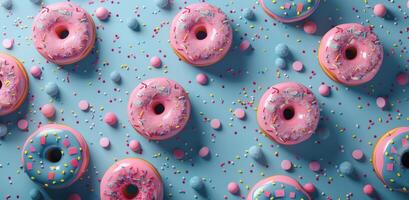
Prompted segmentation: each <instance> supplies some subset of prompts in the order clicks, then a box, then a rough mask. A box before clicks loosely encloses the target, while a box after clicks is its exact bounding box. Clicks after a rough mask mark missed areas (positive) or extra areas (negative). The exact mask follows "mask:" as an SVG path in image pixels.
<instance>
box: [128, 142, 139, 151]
mask: <svg viewBox="0 0 409 200" xmlns="http://www.w3.org/2000/svg"><path fill="white" fill-rule="evenodd" d="M129 148H131V150H132V151H133V152H139V151H140V150H141V144H140V143H139V141H138V140H131V142H129Z"/></svg>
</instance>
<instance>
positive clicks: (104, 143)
mask: <svg viewBox="0 0 409 200" xmlns="http://www.w3.org/2000/svg"><path fill="white" fill-rule="evenodd" d="M110 143H111V142H110V141H109V138H107V137H102V138H101V139H100V140H99V145H101V147H102V148H108V147H109V145H110Z"/></svg>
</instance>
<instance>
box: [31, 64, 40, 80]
mask: <svg viewBox="0 0 409 200" xmlns="http://www.w3.org/2000/svg"><path fill="white" fill-rule="evenodd" d="M30 73H31V75H32V76H33V77H34V78H40V76H41V74H42V73H43V72H42V71H41V68H40V67H39V66H32V67H31V69H30Z"/></svg>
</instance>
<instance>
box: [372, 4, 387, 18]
mask: <svg viewBox="0 0 409 200" xmlns="http://www.w3.org/2000/svg"><path fill="white" fill-rule="evenodd" d="M386 12H387V9H386V7H385V5H383V4H376V5H375V6H374V8H373V13H374V14H375V16H377V17H385V15H386Z"/></svg>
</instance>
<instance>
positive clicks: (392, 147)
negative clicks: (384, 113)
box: [373, 127, 409, 192]
mask: <svg viewBox="0 0 409 200" xmlns="http://www.w3.org/2000/svg"><path fill="white" fill-rule="evenodd" d="M408 143H409V127H400V128H395V129H392V130H391V131H389V132H387V133H385V135H384V136H383V137H381V139H379V141H378V143H377V144H376V146H375V149H374V152H373V166H374V169H375V172H376V174H377V176H378V177H379V179H381V181H382V182H383V183H384V184H385V185H387V186H388V187H389V188H391V189H394V190H398V191H403V192H408V189H409V144H408ZM404 162H405V164H404Z"/></svg>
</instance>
